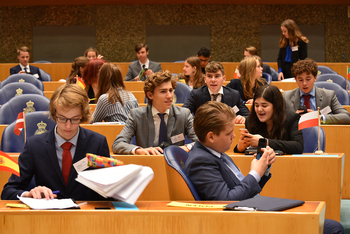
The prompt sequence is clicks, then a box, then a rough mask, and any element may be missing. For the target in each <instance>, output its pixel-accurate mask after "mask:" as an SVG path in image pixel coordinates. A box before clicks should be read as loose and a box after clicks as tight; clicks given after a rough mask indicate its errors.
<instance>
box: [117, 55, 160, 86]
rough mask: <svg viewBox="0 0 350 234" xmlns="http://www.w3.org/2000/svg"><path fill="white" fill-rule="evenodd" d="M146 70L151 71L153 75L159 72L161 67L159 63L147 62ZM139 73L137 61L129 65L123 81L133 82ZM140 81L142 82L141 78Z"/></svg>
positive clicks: (139, 67)
mask: <svg viewBox="0 0 350 234" xmlns="http://www.w3.org/2000/svg"><path fill="white" fill-rule="evenodd" d="M148 69H150V70H152V71H153V73H155V72H158V71H161V70H162V67H161V66H160V64H159V63H157V62H153V61H151V60H149V67H148ZM140 72H141V66H140V63H139V61H136V62H134V63H132V64H130V65H129V69H128V72H127V73H126V76H125V78H124V80H125V81H134V78H135V77H136V76H138V75H139V73H140ZM140 80H142V79H141V77H140Z"/></svg>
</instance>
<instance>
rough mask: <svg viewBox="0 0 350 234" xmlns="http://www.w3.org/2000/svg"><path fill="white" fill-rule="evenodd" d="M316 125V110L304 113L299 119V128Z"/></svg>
mask: <svg viewBox="0 0 350 234" xmlns="http://www.w3.org/2000/svg"><path fill="white" fill-rule="evenodd" d="M315 126H318V113H317V111H312V112H309V113H306V114H304V115H303V116H301V118H300V119H299V130H301V129H304V128H311V127H315Z"/></svg>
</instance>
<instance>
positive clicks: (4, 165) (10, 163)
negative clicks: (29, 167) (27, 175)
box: [0, 151, 19, 177]
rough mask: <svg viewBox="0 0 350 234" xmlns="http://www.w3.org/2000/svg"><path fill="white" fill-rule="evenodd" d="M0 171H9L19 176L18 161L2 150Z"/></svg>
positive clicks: (0, 153)
mask: <svg viewBox="0 0 350 234" xmlns="http://www.w3.org/2000/svg"><path fill="white" fill-rule="evenodd" d="M0 171H8V172H11V173H12V174H15V175H16V176H18V177H19V166H18V162H17V161H16V160H14V159H13V158H11V156H9V155H7V154H5V153H4V152H2V151H0Z"/></svg>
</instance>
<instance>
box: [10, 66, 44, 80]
mask: <svg viewBox="0 0 350 234" xmlns="http://www.w3.org/2000/svg"><path fill="white" fill-rule="evenodd" d="M29 69H30V73H32V74H33V75H35V74H38V76H39V77H38V79H39V80H42V79H41V73H40V70H39V68H38V67H34V66H31V65H29ZM20 71H22V69H21V66H20V65H17V66H14V67H12V68H10V75H13V74H18V72H20Z"/></svg>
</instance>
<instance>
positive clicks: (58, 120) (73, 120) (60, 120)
mask: <svg viewBox="0 0 350 234" xmlns="http://www.w3.org/2000/svg"><path fill="white" fill-rule="evenodd" d="M56 120H57V122H59V123H67V121H68V120H69V121H70V123H71V124H80V122H81V119H68V118H65V117H59V116H56Z"/></svg>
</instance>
